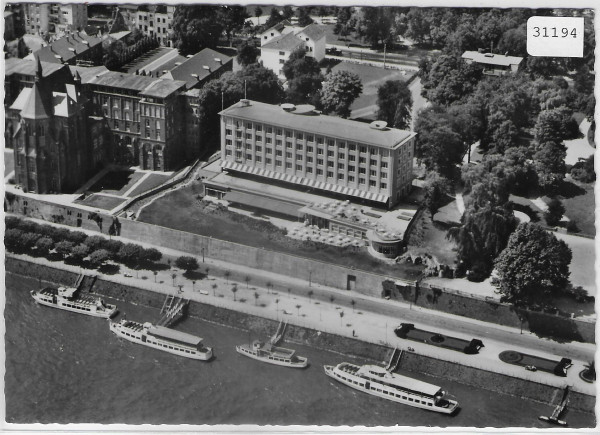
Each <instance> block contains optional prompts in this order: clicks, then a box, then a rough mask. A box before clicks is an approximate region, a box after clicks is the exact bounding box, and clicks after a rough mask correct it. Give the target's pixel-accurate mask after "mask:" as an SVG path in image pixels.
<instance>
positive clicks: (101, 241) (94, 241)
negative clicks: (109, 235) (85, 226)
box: [84, 236, 107, 252]
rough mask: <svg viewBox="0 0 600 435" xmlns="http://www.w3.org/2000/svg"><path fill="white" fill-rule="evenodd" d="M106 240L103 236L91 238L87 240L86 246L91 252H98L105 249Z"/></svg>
mask: <svg viewBox="0 0 600 435" xmlns="http://www.w3.org/2000/svg"><path fill="white" fill-rule="evenodd" d="M106 241H107V240H106V239H105V238H104V237H102V236H89V237H88V238H87V239H85V242H84V243H85V245H86V246H87V247H88V248H90V252H93V251H97V250H98V249H103V248H104V246H105V245H106Z"/></svg>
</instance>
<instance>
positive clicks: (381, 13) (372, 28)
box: [356, 7, 393, 47]
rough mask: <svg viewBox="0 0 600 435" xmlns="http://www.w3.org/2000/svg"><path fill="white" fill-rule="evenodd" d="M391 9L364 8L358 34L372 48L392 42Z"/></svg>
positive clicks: (358, 25) (357, 30) (357, 29)
mask: <svg viewBox="0 0 600 435" xmlns="http://www.w3.org/2000/svg"><path fill="white" fill-rule="evenodd" d="M390 12H391V10H390V8H384V7H363V8H362V17H361V18H360V19H359V20H358V24H357V28H356V33H357V35H358V36H359V37H360V38H362V39H363V41H365V42H368V43H369V44H370V45H371V46H372V47H376V46H378V45H380V44H384V43H390V42H392V37H393V36H392V32H391V31H390V30H391V27H392V18H393V15H392V14H391V13H390Z"/></svg>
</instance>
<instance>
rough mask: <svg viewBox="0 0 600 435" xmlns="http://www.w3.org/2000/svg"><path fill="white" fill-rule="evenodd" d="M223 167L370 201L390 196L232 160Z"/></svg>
mask: <svg viewBox="0 0 600 435" xmlns="http://www.w3.org/2000/svg"><path fill="white" fill-rule="evenodd" d="M221 168H223V169H228V170H231V171H238V172H243V173H245V174H251V175H258V176H260V177H266V178H270V179H272V180H279V181H284V182H287V183H293V184H298V185H301V186H307V187H311V188H314V189H320V190H326V191H328V192H333V193H339V194H341V195H348V196H354V197H357V198H363V199H367V200H369V201H375V202H381V203H386V202H387V200H388V198H389V196H388V195H384V194H381V193H374V192H365V191H363V190H359V189H353V188H351V187H345V186H340V185H337V184H332V183H326V182H324V181H318V180H314V179H309V178H304V177H296V176H295V175H290V174H284V173H281V172H275V171H269V170H267V169H260V168H256V167H250V166H246V165H242V164H241V163H235V162H231V161H223V162H222V163H221Z"/></svg>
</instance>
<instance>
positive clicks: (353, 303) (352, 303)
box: [350, 299, 356, 312]
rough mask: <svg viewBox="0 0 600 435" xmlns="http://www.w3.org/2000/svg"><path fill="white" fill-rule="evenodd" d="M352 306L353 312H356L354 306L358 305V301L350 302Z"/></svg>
mask: <svg viewBox="0 0 600 435" xmlns="http://www.w3.org/2000/svg"><path fill="white" fill-rule="evenodd" d="M350 305H352V312H354V306H355V305H356V301H355V300H354V299H352V300H351V301H350Z"/></svg>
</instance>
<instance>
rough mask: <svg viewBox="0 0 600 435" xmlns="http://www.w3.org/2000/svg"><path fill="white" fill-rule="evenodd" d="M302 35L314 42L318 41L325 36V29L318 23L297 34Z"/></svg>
mask: <svg viewBox="0 0 600 435" xmlns="http://www.w3.org/2000/svg"><path fill="white" fill-rule="evenodd" d="M299 33H302V34H304V35H306V36H308V37H309V38H310V39H312V40H313V41H318V40H319V39H321V38H323V37H324V36H325V29H324V27H323V26H320V25H318V24H316V23H312V24H309V25H308V26H306V27H305V28H304V29H302V30H301V31H299V32H297V34H299Z"/></svg>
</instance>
